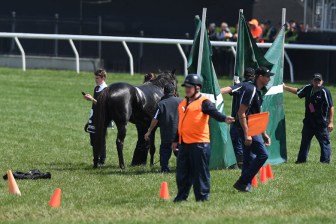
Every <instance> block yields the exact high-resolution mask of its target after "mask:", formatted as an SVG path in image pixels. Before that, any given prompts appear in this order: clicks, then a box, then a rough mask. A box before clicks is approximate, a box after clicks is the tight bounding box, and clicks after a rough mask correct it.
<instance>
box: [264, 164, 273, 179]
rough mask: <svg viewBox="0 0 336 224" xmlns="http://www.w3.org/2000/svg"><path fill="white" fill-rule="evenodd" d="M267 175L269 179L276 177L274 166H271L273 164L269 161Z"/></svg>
mask: <svg viewBox="0 0 336 224" xmlns="http://www.w3.org/2000/svg"><path fill="white" fill-rule="evenodd" d="M266 176H267V178H269V179H273V178H274V176H273V172H272V168H271V164H269V163H267V165H266Z"/></svg>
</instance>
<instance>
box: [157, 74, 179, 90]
mask: <svg viewBox="0 0 336 224" xmlns="http://www.w3.org/2000/svg"><path fill="white" fill-rule="evenodd" d="M174 72H175V71H172V72H171V71H163V72H160V73H159V74H158V75H157V76H156V78H155V79H154V80H151V83H152V84H153V85H156V86H159V87H161V88H164V87H165V86H166V85H167V84H168V83H172V82H177V80H176V75H175V74H174Z"/></svg>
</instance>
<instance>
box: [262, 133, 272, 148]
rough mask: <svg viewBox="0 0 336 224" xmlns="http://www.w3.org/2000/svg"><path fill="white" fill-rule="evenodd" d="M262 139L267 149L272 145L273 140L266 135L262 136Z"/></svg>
mask: <svg viewBox="0 0 336 224" xmlns="http://www.w3.org/2000/svg"><path fill="white" fill-rule="evenodd" d="M262 138H263V139H264V143H265V145H266V146H267V147H268V146H270V145H271V138H270V137H269V136H268V135H267V134H266V133H265V134H262Z"/></svg>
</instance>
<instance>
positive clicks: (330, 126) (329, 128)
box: [328, 122, 334, 132]
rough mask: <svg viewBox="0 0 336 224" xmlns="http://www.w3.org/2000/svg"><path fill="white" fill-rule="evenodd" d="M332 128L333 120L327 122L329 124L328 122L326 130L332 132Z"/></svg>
mask: <svg viewBox="0 0 336 224" xmlns="http://www.w3.org/2000/svg"><path fill="white" fill-rule="evenodd" d="M333 130H334V124H333V122H329V124H328V131H329V132H332V131H333Z"/></svg>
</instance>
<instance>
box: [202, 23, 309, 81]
mask: <svg viewBox="0 0 336 224" xmlns="http://www.w3.org/2000/svg"><path fill="white" fill-rule="evenodd" d="M248 24H249V28H250V31H251V34H252V36H253V38H254V39H255V40H256V42H258V43H271V42H273V41H274V39H275V38H276V35H277V32H278V29H277V27H276V26H275V25H273V23H272V22H271V21H270V20H265V21H263V22H259V21H258V20H257V19H252V20H250V21H249V22H248ZM279 26H280V25H279ZM207 31H208V35H209V39H210V40H212V41H237V39H238V25H236V26H234V27H230V26H229V25H228V24H227V23H226V22H222V23H221V24H220V26H219V27H218V26H216V24H215V23H210V24H209V26H208V29H207ZM304 31H305V28H304V25H303V24H302V23H301V24H299V23H297V22H295V21H293V20H290V21H289V22H287V23H286V34H285V42H286V43H295V42H296V41H297V39H298V36H299V34H300V32H304ZM234 60H235V59H234V56H233V53H232V49H231V48H230V47H213V61H214V65H215V69H216V72H217V74H231V75H232V74H233V70H234Z"/></svg>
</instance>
